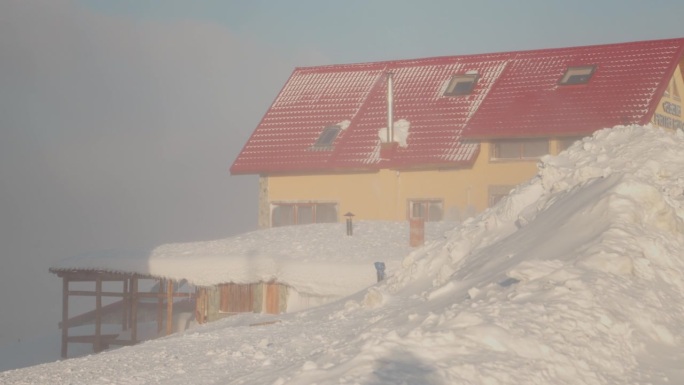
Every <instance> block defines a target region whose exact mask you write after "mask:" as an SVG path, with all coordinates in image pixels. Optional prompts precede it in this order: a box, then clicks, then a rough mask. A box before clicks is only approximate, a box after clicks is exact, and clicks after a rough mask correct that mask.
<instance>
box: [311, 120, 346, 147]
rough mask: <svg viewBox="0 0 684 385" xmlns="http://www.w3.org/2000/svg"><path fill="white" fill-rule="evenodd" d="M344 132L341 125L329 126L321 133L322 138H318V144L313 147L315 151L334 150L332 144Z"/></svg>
mask: <svg viewBox="0 0 684 385" xmlns="http://www.w3.org/2000/svg"><path fill="white" fill-rule="evenodd" d="M340 131H342V127H340V126H339V125H332V126H327V127H325V128H324V129H323V131H322V132H321V136H319V137H318V139H317V140H316V143H314V145H313V149H314V150H329V149H331V148H332V144H333V142H334V141H335V139H336V138H337V135H339V133H340Z"/></svg>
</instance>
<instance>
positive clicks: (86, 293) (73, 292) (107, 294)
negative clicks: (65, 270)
mask: <svg viewBox="0 0 684 385" xmlns="http://www.w3.org/2000/svg"><path fill="white" fill-rule="evenodd" d="M100 282H102V281H100ZM69 295H78V296H81V297H94V296H97V295H100V296H103V297H124V296H125V294H124V293H117V292H113V291H103V292H101V293H98V292H96V291H87V290H70V291H69Z"/></svg>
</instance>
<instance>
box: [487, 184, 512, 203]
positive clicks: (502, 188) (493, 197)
mask: <svg viewBox="0 0 684 385" xmlns="http://www.w3.org/2000/svg"><path fill="white" fill-rule="evenodd" d="M513 188H514V186H508V185H495V186H489V207H494V205H496V204H497V203H499V201H500V200H501V199H503V197H505V196H507V195H508V194H510V193H511V190H513Z"/></svg>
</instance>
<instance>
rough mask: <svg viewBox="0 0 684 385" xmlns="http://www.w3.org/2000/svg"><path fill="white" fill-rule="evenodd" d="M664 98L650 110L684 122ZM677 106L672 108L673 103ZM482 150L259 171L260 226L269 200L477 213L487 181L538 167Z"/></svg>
mask: <svg viewBox="0 0 684 385" xmlns="http://www.w3.org/2000/svg"><path fill="white" fill-rule="evenodd" d="M674 80H675V82H676V83H677V88H678V90H679V94H680V99H684V81H683V79H682V73H681V70H680V69H679V68H678V69H677V71H676V72H675V76H674ZM673 96H674V95H672V94H670V97H664V98H663V99H662V100H661V102H660V104H659V106H658V110H657V111H656V115H654V117H653V119H652V122H654V124H655V123H656V122H655V121H656V119H655V116H657V114H660V116H661V118H660V122H661V123H662V122H664V120H663V118H662V116H664V117H666V118H667V117H669V118H670V119H671V120H670V121H672V122H674V123H673V124H679V123H677V122H682V121H684V119H683V117H682V114H681V112H680V114H679V116H673V114H672V111H673V108H672V106H669V108H667V110H666V109H665V107H664V106H665V103H671V104H674V105H676V106H679V109H680V111H681V106H682V103H681V100H676V99H674V98H673ZM674 110H676V107H675V108H674ZM480 146H481V148H480V153H479V156H478V158H477V160H476V161H475V163H474V165H473V166H472V167H471V168H462V169H451V170H443V171H437V170H423V171H397V170H387V169H385V170H381V171H379V172H372V173H357V174H331V175H297V176H292V175H290V176H262V182H261V188H260V194H261V197H260V206H261V207H260V210H259V211H260V219H259V223H260V225H261V226H264V227H265V226H269V225H270V218H269V213H270V205H271V204H273V203H285V202H287V203H296V202H299V203H305V202H335V203H337V204H338V220H339V221H343V220H344V214H345V213H347V212H352V213H354V215H355V218H356V219H375V220H406V219H407V218H408V202H409V200H419V199H438V200H441V201H442V202H443V209H444V218H445V219H453V220H461V219H465V218H467V217H469V216H472V215H473V214H475V213H478V212H481V211H483V210H484V209H486V208H487V207H488V206H489V190H490V187H491V186H502V188H500V189H503V190H506V186H511V187H513V186H516V185H518V184H520V183H523V182H526V181H527V180H529V179H530V178H531V177H533V176H534V175H535V174H536V172H537V160H513V161H510V160H507V161H501V160H498V161H496V160H495V161H492V160H490V147H491V146H490V144H489V143H488V142H483V143H481V145H480ZM549 151H550V152H551V153H552V154H557V153H558V152H559V151H560V143H559V142H558V141H557V140H553V139H552V140H550V143H549Z"/></svg>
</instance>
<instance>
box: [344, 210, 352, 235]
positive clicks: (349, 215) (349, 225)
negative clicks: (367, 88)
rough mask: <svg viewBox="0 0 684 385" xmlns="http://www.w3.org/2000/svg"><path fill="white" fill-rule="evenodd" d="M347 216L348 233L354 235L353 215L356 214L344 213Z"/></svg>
mask: <svg viewBox="0 0 684 385" xmlns="http://www.w3.org/2000/svg"><path fill="white" fill-rule="evenodd" d="M344 216H345V217H347V235H353V234H354V228H353V226H352V217H353V216H354V214H352V213H351V212H349V213H346V214H344Z"/></svg>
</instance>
